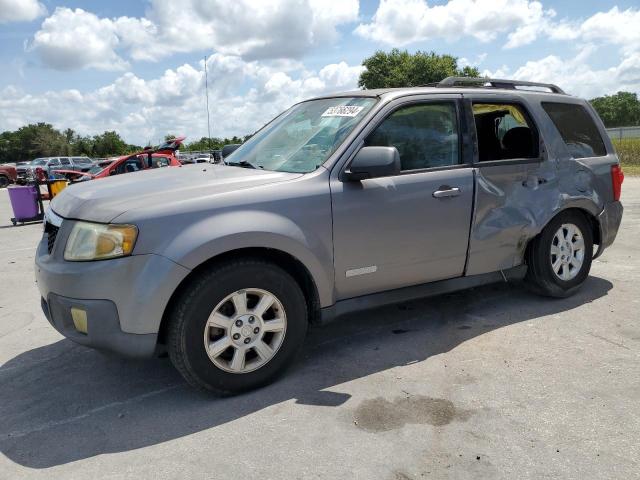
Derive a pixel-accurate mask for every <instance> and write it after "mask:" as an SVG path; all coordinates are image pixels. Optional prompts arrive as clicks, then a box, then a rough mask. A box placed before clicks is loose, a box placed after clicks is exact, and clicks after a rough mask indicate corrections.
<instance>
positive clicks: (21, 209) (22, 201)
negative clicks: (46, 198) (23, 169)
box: [7, 185, 38, 222]
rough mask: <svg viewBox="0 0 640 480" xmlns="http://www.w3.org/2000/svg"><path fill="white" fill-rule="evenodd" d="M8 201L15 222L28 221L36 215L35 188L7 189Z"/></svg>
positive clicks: (12, 187) (30, 186)
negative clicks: (9, 201)
mask: <svg viewBox="0 0 640 480" xmlns="http://www.w3.org/2000/svg"><path fill="white" fill-rule="evenodd" d="M7 190H9V200H11V208H13V215H14V216H15V219H16V221H18V222H22V221H25V220H30V219H32V218H34V217H36V216H37V215H38V193H37V191H36V187H34V186H33V185H29V186H11V187H8V188H7Z"/></svg>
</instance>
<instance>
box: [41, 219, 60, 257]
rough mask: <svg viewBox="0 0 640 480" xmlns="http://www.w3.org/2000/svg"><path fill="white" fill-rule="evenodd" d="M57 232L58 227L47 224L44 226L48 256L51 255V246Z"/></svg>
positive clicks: (54, 241)
mask: <svg viewBox="0 0 640 480" xmlns="http://www.w3.org/2000/svg"><path fill="white" fill-rule="evenodd" d="M58 230H59V228H58V227H56V226H55V225H53V224H51V223H49V222H47V223H46V224H45V225H44V232H45V233H46V234H47V251H48V252H49V255H51V252H52V251H53V245H54V244H55V243H56V237H57V236H58Z"/></svg>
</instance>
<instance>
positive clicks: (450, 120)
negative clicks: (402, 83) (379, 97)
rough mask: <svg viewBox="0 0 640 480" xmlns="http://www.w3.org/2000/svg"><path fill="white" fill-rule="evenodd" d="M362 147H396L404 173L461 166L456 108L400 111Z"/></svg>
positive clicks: (422, 107) (416, 107) (423, 106)
mask: <svg viewBox="0 0 640 480" xmlns="http://www.w3.org/2000/svg"><path fill="white" fill-rule="evenodd" d="M365 145H367V146H374V147H396V148H397V149H398V152H399V153H400V163H401V165H402V170H403V171H406V170H419V169H423V168H432V167H443V166H448V165H456V164H458V163H460V155H459V151H458V150H459V149H458V120H457V113H456V106H455V104H454V103H452V102H444V103H424V104H420V105H411V106H409V107H403V108H400V109H398V110H396V111H395V112H393V113H392V114H391V115H389V116H388V117H387V118H386V119H385V120H384V121H383V122H382V123H381V124H380V125H379V126H378V127H377V128H376V129H375V130H374V131H373V132H372V133H371V134H370V135H369V136H368V137H367V139H366V140H365Z"/></svg>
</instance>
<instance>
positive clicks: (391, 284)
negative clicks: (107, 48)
mask: <svg viewBox="0 0 640 480" xmlns="http://www.w3.org/2000/svg"><path fill="white" fill-rule="evenodd" d="M469 82H470V83H469ZM532 89H534V90H538V91H531V90H532ZM543 89H546V90H548V92H547V91H545V92H543V91H539V90H543ZM225 162H226V163H225V164H224V165H211V166H208V167H207V168H206V169H199V168H176V169H171V168H165V169H158V170H155V171H152V172H148V173H147V174H145V175H140V176H138V175H125V176H122V177H121V178H110V179H106V180H104V181H102V182H99V184H91V185H78V186H75V187H73V188H67V189H66V190H64V191H63V192H62V193H61V194H60V195H58V196H57V197H56V198H54V200H53V201H52V203H51V207H50V209H49V210H48V212H47V215H46V227H45V233H44V235H43V238H42V241H41V242H40V244H39V246H38V251H37V254H36V277H37V282H38V287H39V289H40V293H41V296H42V307H43V310H44V312H45V314H46V316H47V318H48V319H49V322H50V323H51V324H52V325H53V326H54V328H56V329H57V330H58V331H59V332H61V333H62V334H63V335H65V336H67V337H68V338H70V339H72V340H74V341H76V342H78V343H81V344H83V345H87V346H91V347H95V348H99V349H104V350H109V351H113V352H118V353H120V354H125V355H132V356H139V357H144V356H151V355H153V354H154V352H155V351H156V349H157V348H158V346H160V345H164V346H166V348H167V349H168V353H169V357H170V358H171V361H172V362H173V364H174V365H175V366H176V368H177V369H178V370H179V372H180V373H181V374H182V375H183V376H184V378H185V379H186V380H187V381H188V382H189V383H190V384H191V385H193V386H195V387H198V388H203V389H207V390H212V391H215V392H239V391H243V390H247V389H251V388H255V387H258V386H261V385H264V384H266V383H268V382H271V381H272V380H273V379H274V378H275V377H276V376H277V375H279V374H280V373H281V372H282V371H283V369H284V368H285V367H286V366H287V365H289V364H291V363H292V361H293V359H294V357H295V355H296V352H298V351H299V349H300V348H301V346H302V344H303V340H304V338H305V334H306V331H307V327H308V325H309V323H324V322H327V321H330V320H333V319H335V318H337V317H339V316H341V315H342V314H344V313H347V312H355V311H359V310H362V309H366V308H372V307H377V306H379V305H383V304H387V303H393V302H400V301H406V300H410V299H415V298H418V297H424V296H429V295H434V294H441V293H445V292H451V291H454V290H459V289H464V288H468V287H476V286H479V285H483V284H486V283H491V282H503V281H510V280H513V279H524V281H525V283H526V284H527V285H529V286H530V287H531V288H533V289H534V290H535V291H537V292H539V293H541V294H543V295H547V296H551V297H566V296H568V295H572V294H573V293H575V292H576V291H577V290H578V289H579V288H580V287H581V285H583V283H584V281H585V279H586V278H587V276H588V274H589V269H590V267H591V262H592V260H593V258H596V257H598V256H600V255H602V253H603V251H604V250H605V249H606V248H607V247H608V246H609V245H611V243H612V242H613V241H614V239H615V237H616V233H617V231H618V228H619V226H620V221H621V218H622V210H623V209H622V205H621V203H620V192H621V184H622V180H623V174H622V171H621V169H620V165H619V161H618V157H617V156H616V153H615V151H614V148H613V146H612V144H611V141H610V139H609V137H608V136H607V134H606V131H605V129H604V126H603V124H602V122H601V121H600V119H599V118H598V116H597V114H596V113H595V111H594V110H593V108H592V107H591V106H590V105H589V103H588V102H587V101H585V100H581V99H578V98H575V97H572V96H569V95H566V94H564V92H562V90H561V89H560V88H558V87H556V86H554V85H545V84H537V83H536V84H532V83H527V82H518V81H510V80H491V79H464V78H449V79H446V80H444V81H443V82H441V83H440V84H438V86H436V87H417V88H404V89H381V90H362V91H355V92H347V93H343V94H335V95H328V96H324V97H319V98H315V99H312V100H308V101H304V102H301V103H299V104H297V105H294V106H293V107H291V108H290V109H289V110H288V111H286V112H285V113H283V114H282V115H280V116H278V117H277V118H276V119H274V120H273V121H272V122H271V123H269V124H268V125H267V126H265V127H263V128H262V129H261V130H260V131H258V132H257V133H256V134H255V135H254V136H253V137H251V138H250V139H249V140H248V141H247V142H245V143H244V144H243V145H242V146H240V147H239V148H237V150H235V151H234V152H233V153H231V154H230V155H229V156H226V157H225ZM594 245H597V246H598V247H597V250H595V249H594Z"/></svg>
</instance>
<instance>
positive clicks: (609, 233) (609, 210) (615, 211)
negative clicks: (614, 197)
mask: <svg viewBox="0 0 640 480" xmlns="http://www.w3.org/2000/svg"><path fill="white" fill-rule="evenodd" d="M623 210H624V209H623V208H622V203H620V202H611V203H607V204H606V205H605V206H604V210H602V212H601V213H600V215H598V225H599V227H600V245H599V247H598V252H597V253H596V255H595V256H594V258H598V257H599V256H600V255H602V252H604V249H605V248H607V247H609V246H611V244H612V243H613V241H614V240H615V239H616V235H617V234H618V229H619V228H620V222H622V212H623Z"/></svg>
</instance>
